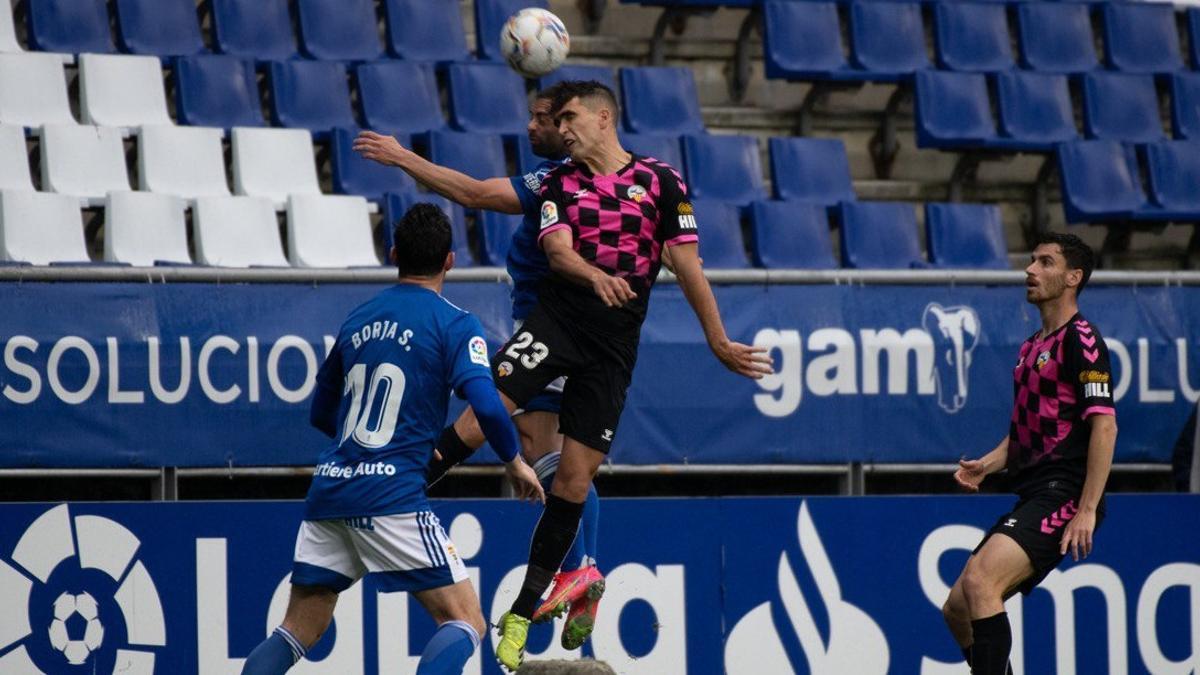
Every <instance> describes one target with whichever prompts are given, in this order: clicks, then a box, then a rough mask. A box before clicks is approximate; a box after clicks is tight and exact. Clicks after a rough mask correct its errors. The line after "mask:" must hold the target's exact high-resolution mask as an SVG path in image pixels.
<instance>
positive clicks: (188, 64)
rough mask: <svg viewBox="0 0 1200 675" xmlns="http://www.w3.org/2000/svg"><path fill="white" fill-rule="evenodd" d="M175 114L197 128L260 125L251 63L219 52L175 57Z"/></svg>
mask: <svg viewBox="0 0 1200 675" xmlns="http://www.w3.org/2000/svg"><path fill="white" fill-rule="evenodd" d="M175 116H176V118H177V119H178V120H179V123H180V124H190V125H193V126H199V127H224V128H226V129H231V128H233V127H261V126H263V124H264V121H263V114H262V103H261V101H260V100H259V98H258V83H257V80H256V79H255V75H254V64H253V62H251V61H243V60H241V59H239V58H237V57H235V56H226V55H223V54H220V55H202V56H184V57H180V58H178V59H176V60H175Z"/></svg>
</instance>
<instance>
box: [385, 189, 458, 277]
mask: <svg viewBox="0 0 1200 675" xmlns="http://www.w3.org/2000/svg"><path fill="white" fill-rule="evenodd" d="M423 202H427V203H430V204H435V205H437V206H438V207H440V208H441V209H442V211H443V212H445V213H446V215H447V216H449V217H450V236H451V241H452V242H453V243H452V245H451V246H452V248H451V250H452V251H454V266H455V267H474V266H475V256H474V254H472V253H471V242H470V240H469V239H468V238H467V219H466V216H465V214H464V212H463V207H462V206H460V205H458V204H455V203H454V202H452V201H450V200H449V199H446V198H445V197H443V196H441V195H438V194H434V193H432V192H391V193H388V194H387V196H386V197H385V198H384V203H383V223H382V224H381V227H382V234H383V237H382V239H383V249H384V259H385V260H386V259H387V251H390V250H391V248H392V245H393V244H394V243H395V240H394V239H393V238H392V228H393V227H395V226H396V221H398V220H400V218H401V217H402V216H403V215H404V213H405V212H406V211H408V210H409V209H410V208H412V206H413V204H420V203H423Z"/></svg>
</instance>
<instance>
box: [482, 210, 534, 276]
mask: <svg viewBox="0 0 1200 675" xmlns="http://www.w3.org/2000/svg"><path fill="white" fill-rule="evenodd" d="M524 218H525V216H523V215H521V214H514V213H499V212H497V211H480V212H479V224H480V228H479V233H480V234H481V235H482V241H481V242H480V243H481V244H482V246H480V252H481V253H482V254H483V257H482V259H481V260H480V261H479V262H480V264H481V265H489V266H491V267H504V266H505V265H507V264H508V248H509V246H510V245H512V237H513V233H514V232H516V231H517V228H519V227H521V222H522V220H524Z"/></svg>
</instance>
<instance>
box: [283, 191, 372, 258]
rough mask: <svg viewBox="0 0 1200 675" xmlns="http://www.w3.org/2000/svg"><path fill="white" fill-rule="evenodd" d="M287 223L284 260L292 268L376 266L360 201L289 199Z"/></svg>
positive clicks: (339, 197)
mask: <svg viewBox="0 0 1200 675" xmlns="http://www.w3.org/2000/svg"><path fill="white" fill-rule="evenodd" d="M287 223H288V257H289V258H290V259H291V261H292V265H294V266H296V267H356V266H369V265H378V264H379V258H377V257H376V255H375V241H374V237H373V236H372V234H371V216H370V214H369V212H368V211H367V200H366V198H364V197H352V196H349V195H292V196H291V197H290V198H289V199H288V205H287Z"/></svg>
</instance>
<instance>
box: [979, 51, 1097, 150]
mask: <svg viewBox="0 0 1200 675" xmlns="http://www.w3.org/2000/svg"><path fill="white" fill-rule="evenodd" d="M995 77H996V95H997V99H998V101H997V110H998V112H999V128H1000V136H1001V138H1004V139H1007V140H1009V141H1011V142H1012V143H1014V144H1020V145H1023V146H1025V149H1028V150H1050V149H1052V148H1053V144H1054V143H1058V142H1061V141H1070V140H1074V139H1076V138H1078V137H1079V130H1078V129H1076V128H1075V113H1074V112H1073V111H1072V108H1071V90H1070V87H1069V86H1068V84H1067V76H1065V75H1055V74H1051V73H1035V72H1029V71H1020V70H1011V71H1008V72H1006V73H999V74H997V75H996V76H995Z"/></svg>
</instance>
